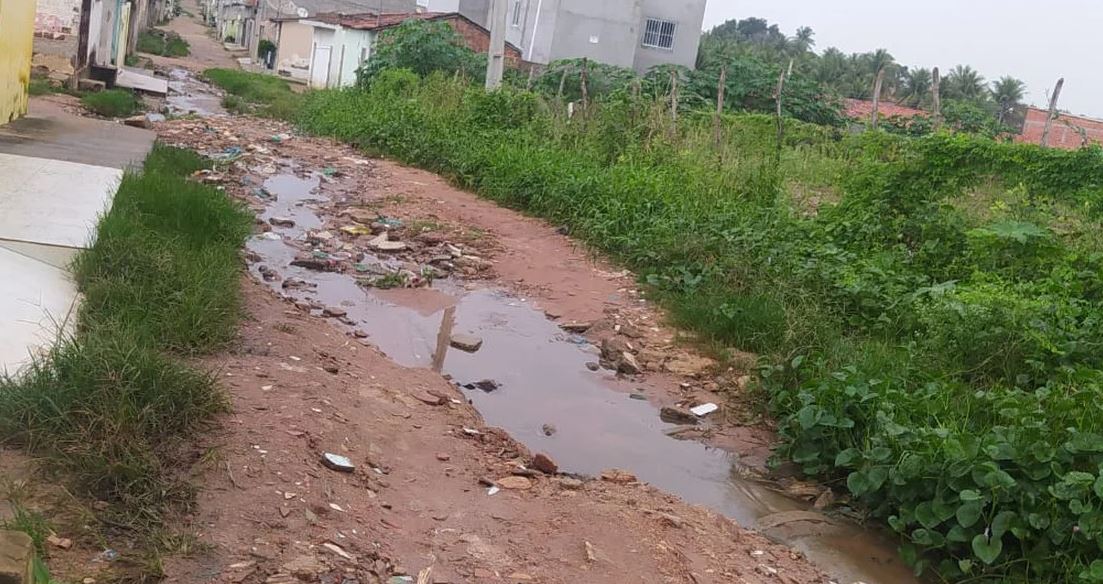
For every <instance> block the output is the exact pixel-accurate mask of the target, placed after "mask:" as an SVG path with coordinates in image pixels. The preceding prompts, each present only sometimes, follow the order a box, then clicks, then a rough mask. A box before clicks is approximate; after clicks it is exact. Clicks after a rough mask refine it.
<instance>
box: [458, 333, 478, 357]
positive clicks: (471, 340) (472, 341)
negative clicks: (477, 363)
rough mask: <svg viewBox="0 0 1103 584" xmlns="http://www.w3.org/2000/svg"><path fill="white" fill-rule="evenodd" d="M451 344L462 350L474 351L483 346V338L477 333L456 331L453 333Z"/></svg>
mask: <svg viewBox="0 0 1103 584" xmlns="http://www.w3.org/2000/svg"><path fill="white" fill-rule="evenodd" d="M451 345H452V346H453V347H455V348H457V349H459V350H461V351H467V352H468V353H474V352H475V351H478V350H479V348H480V347H482V346H483V340H482V339H481V338H479V337H476V336H475V335H468V334H464V333H456V334H454V335H452V339H451Z"/></svg>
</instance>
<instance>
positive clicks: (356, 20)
mask: <svg viewBox="0 0 1103 584" xmlns="http://www.w3.org/2000/svg"><path fill="white" fill-rule="evenodd" d="M301 20H303V21H310V22H320V23H322V24H328V25H331V26H340V27H344V28H351V29H353V30H383V29H386V28H392V27H395V26H398V25H400V24H402V23H403V22H406V21H407V20H426V21H433V20H463V21H465V22H467V23H468V24H470V25H471V26H473V27H475V28H477V29H479V30H480V31H482V32H483V33H484V34H486V36H488V37H489V36H490V31H489V30H487V29H486V27H485V26H483V25H481V24H479V23H477V22H475V21H474V20H471V19H470V18H468V17H466V16H464V15H463V14H461V13H459V12H401V13H393V14H375V13H374V12H369V13H361V14H340V13H338V14H318V15H316V16H314V17H312V18H304V19H301ZM506 47H507V48H509V49H512V50H514V51H517V52H518V53H521V49H519V48H518V47H517V46H516V45H514V44H513V43H511V42H508V41H507V42H506Z"/></svg>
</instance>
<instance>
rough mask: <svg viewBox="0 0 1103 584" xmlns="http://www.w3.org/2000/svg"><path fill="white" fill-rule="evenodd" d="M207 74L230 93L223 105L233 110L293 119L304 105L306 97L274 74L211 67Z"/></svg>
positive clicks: (204, 73)
mask: <svg viewBox="0 0 1103 584" xmlns="http://www.w3.org/2000/svg"><path fill="white" fill-rule="evenodd" d="M203 76H204V77H206V78H207V80H208V81H210V82H211V83H213V84H215V85H217V86H218V87H220V88H222V89H223V90H225V91H226V92H227V93H228V94H229V95H227V96H226V98H225V99H224V100H223V106H224V107H226V109H228V110H230V111H231V112H233V113H258V114H261V115H265V116H268V117H273V118H278V119H283V120H290V119H293V118H294V117H295V115H296V114H297V112H298V111H299V108H300V107H301V105H302V100H303V96H302V95H301V94H298V93H295V92H294V91H293V90H292V89H291V84H290V83H289V82H287V81H285V80H283V79H280V78H279V77H276V76H273V75H264V74H261V73H249V72H247V71H239V70H236V69H207V70H206V71H204V72H203Z"/></svg>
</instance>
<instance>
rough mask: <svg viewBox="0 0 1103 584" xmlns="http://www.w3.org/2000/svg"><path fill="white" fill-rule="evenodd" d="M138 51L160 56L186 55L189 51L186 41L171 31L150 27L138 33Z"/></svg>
mask: <svg viewBox="0 0 1103 584" xmlns="http://www.w3.org/2000/svg"><path fill="white" fill-rule="evenodd" d="M137 48H138V52H139V53H148V54H150V55H160V56H162V57H186V56H188V55H189V54H190V53H191V49H190V47H189V46H188V41H186V40H184V39H183V38H180V35H178V34H176V33H175V32H172V31H167V30H161V29H158V28H151V29H149V30H147V31H143V32H141V33H139V34H138V47H137Z"/></svg>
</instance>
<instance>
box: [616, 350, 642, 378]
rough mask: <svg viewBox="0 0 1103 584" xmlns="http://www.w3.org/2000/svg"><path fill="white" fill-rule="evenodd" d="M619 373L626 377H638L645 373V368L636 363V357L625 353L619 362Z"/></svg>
mask: <svg viewBox="0 0 1103 584" xmlns="http://www.w3.org/2000/svg"><path fill="white" fill-rule="evenodd" d="M617 371H619V372H621V373H624V374H626V375H638V374H640V373H642V372H643V368H642V367H640V364H639V362H637V361H636V356H635V355H633V354H632V353H629V352H627V351H625V352H624V353H622V354H621V356H620V361H618V362H617Z"/></svg>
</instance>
